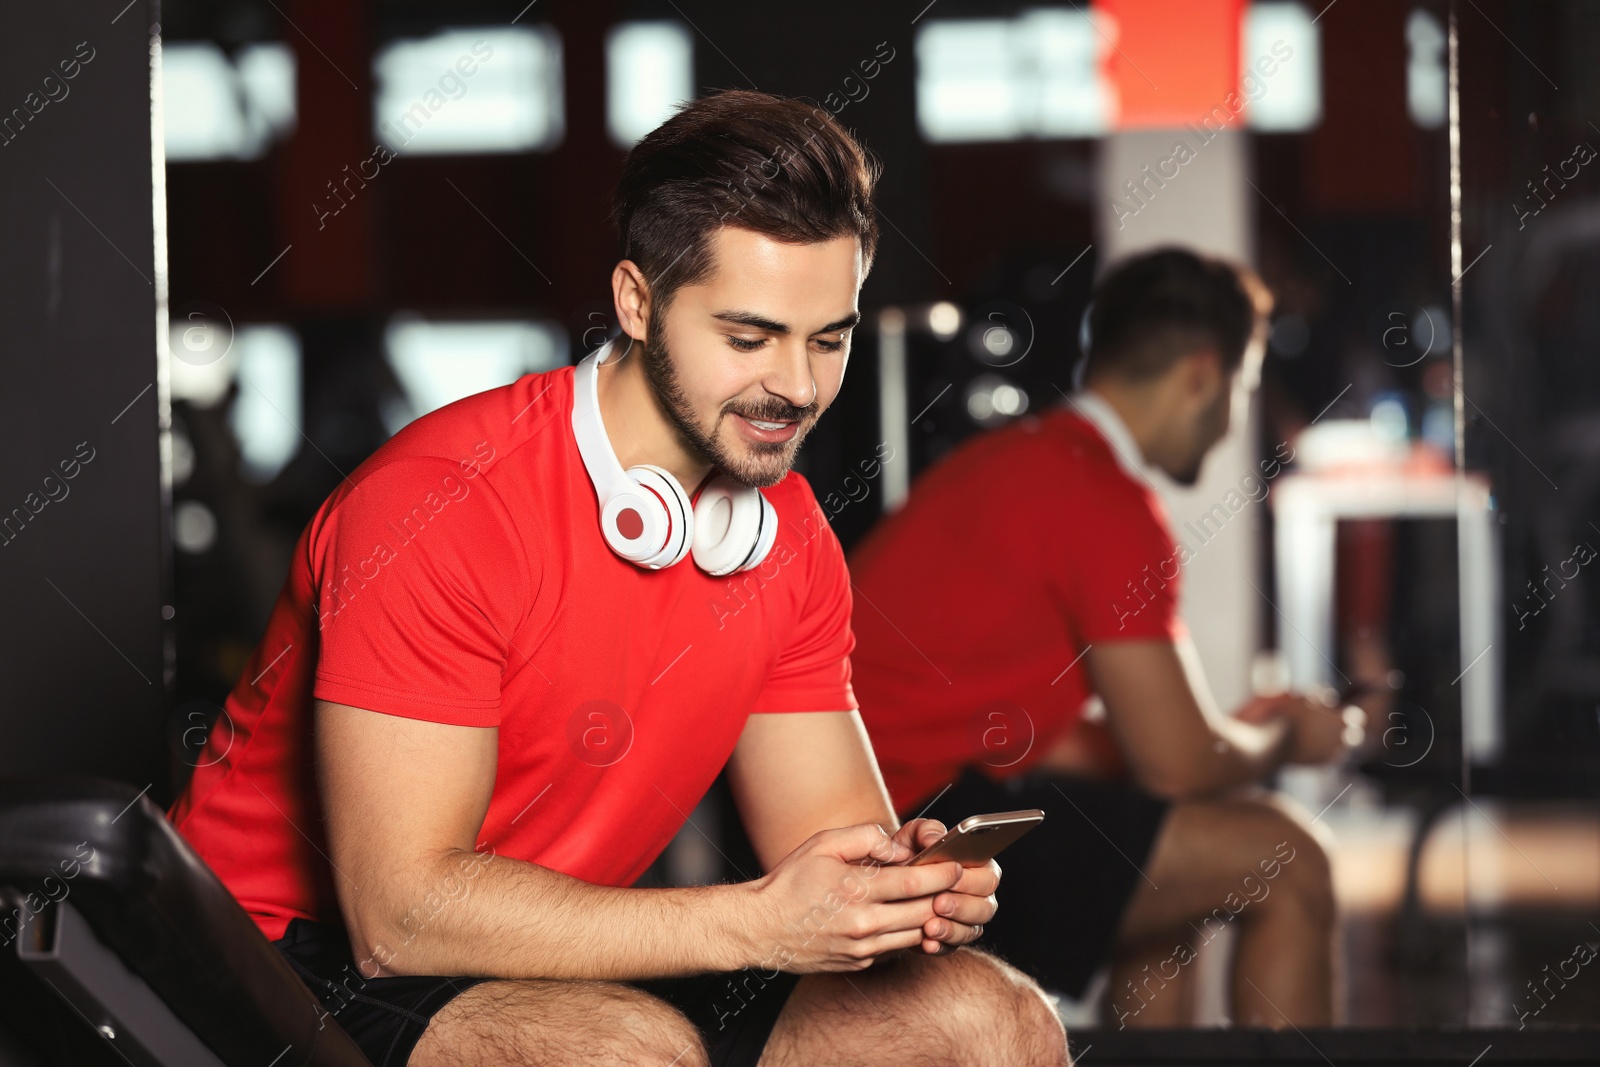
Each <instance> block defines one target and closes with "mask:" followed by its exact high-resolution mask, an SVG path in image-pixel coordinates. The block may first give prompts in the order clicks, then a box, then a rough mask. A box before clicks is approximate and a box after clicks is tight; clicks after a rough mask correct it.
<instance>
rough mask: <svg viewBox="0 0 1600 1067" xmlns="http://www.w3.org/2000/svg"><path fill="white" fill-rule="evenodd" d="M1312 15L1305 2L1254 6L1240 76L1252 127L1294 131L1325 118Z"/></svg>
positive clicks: (1247, 25)
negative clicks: (1247, 101)
mask: <svg viewBox="0 0 1600 1067" xmlns="http://www.w3.org/2000/svg"><path fill="white" fill-rule="evenodd" d="M1311 18H1312V16H1311V12H1310V11H1308V10H1306V8H1304V7H1302V6H1301V5H1300V4H1291V3H1274V4H1252V5H1251V6H1250V12H1249V14H1247V15H1246V16H1245V23H1244V46H1243V48H1244V50H1243V51H1242V52H1241V53H1240V55H1239V64H1240V70H1239V78H1240V81H1241V83H1242V85H1241V88H1242V90H1243V95H1244V97H1245V99H1247V100H1249V101H1250V109H1249V111H1248V112H1247V113H1246V114H1247V119H1248V122H1249V125H1250V128H1251V129H1254V130H1260V131H1261V132H1262V133H1293V132H1298V131H1300V130H1309V129H1311V128H1312V127H1313V126H1315V125H1316V124H1317V123H1318V122H1320V121H1321V120H1322V38H1321V34H1320V32H1319V31H1318V29H1317V25H1316V23H1314V22H1312V21H1311ZM1285 57H1287V58H1285ZM1268 71H1271V73H1268Z"/></svg>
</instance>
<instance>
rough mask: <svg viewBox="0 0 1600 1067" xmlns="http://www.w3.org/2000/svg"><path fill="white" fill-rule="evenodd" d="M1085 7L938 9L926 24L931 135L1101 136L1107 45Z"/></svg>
mask: <svg viewBox="0 0 1600 1067" xmlns="http://www.w3.org/2000/svg"><path fill="white" fill-rule="evenodd" d="M1090 19H1091V16H1090V15H1089V14H1088V13H1087V12H1085V11H1082V10H1071V9H1066V8H1060V9H1057V8H1042V9H1036V10H1033V11H1028V12H1024V13H1023V14H1022V15H1020V16H1018V17H1017V18H1015V19H930V20H928V21H927V22H925V23H923V25H922V26H921V27H920V28H919V29H918V31H917V39H916V59H917V124H918V126H919V127H920V129H921V130H922V135H923V137H925V138H926V139H927V140H929V141H934V142H953V141H1007V140H1018V139H1021V138H1024V137H1093V136H1097V135H1099V134H1102V133H1105V132H1106V131H1107V129H1109V121H1108V115H1109V98H1108V94H1107V92H1106V86H1105V82H1104V80H1103V79H1102V78H1101V75H1100V64H1099V49H1101V48H1103V47H1105V46H1104V43H1103V41H1102V39H1101V37H1100V35H1099V33H1097V32H1096V30H1095V27H1094V24H1093V23H1092V22H1091V21H1090Z"/></svg>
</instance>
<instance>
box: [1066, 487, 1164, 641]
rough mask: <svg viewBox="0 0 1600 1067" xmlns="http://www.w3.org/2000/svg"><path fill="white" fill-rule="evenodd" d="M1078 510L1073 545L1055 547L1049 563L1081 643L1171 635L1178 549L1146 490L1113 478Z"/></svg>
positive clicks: (1161, 509) (1160, 509) (1157, 504)
mask: <svg viewBox="0 0 1600 1067" xmlns="http://www.w3.org/2000/svg"><path fill="white" fill-rule="evenodd" d="M1094 496H1095V497H1096V498H1097V499H1096V503H1095V505H1094V507H1093V509H1092V510H1091V511H1090V512H1089V513H1088V514H1086V515H1080V516H1079V520H1078V521H1079V523H1080V527H1079V528H1080V530H1081V532H1082V540H1081V542H1080V545H1079V547H1078V549H1077V550H1076V551H1074V552H1069V553H1064V554H1063V553H1056V554H1055V555H1056V558H1055V559H1054V561H1053V564H1052V567H1051V568H1050V571H1051V572H1052V573H1053V574H1054V575H1055V582H1056V585H1057V587H1058V589H1060V590H1061V592H1062V595H1063V596H1064V598H1065V600H1066V602H1067V605H1068V611H1069V614H1070V615H1071V616H1072V622H1073V625H1074V627H1075V629H1076V630H1077V633H1078V636H1079V637H1080V638H1081V639H1082V640H1083V641H1084V642H1086V643H1090V644H1092V643H1095V642H1105V641H1135V640H1149V639H1151V638H1167V639H1173V640H1175V639H1177V638H1178V637H1180V636H1181V635H1182V634H1183V632H1184V626H1183V619H1182V617H1181V616H1180V615H1179V613H1178V603H1179V587H1180V585H1181V581H1182V562H1183V561H1182V550H1181V549H1180V548H1179V547H1178V546H1177V545H1176V544H1174V543H1173V540H1172V535H1171V534H1170V533H1169V532H1168V531H1167V518H1166V509H1165V508H1164V507H1163V506H1162V504H1161V501H1160V498H1159V497H1157V496H1156V495H1155V492H1154V491H1153V490H1149V489H1145V488H1143V487H1135V486H1132V485H1125V484H1115V485H1112V486H1106V487H1102V490H1101V491H1099V492H1096V493H1095V494H1094Z"/></svg>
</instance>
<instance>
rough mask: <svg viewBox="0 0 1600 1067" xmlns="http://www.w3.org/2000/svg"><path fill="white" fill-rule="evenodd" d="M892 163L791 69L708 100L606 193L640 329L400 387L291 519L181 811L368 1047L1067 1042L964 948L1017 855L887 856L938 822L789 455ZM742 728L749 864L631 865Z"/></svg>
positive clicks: (977, 1051) (729, 1054) (969, 1049)
mask: <svg viewBox="0 0 1600 1067" xmlns="http://www.w3.org/2000/svg"><path fill="white" fill-rule="evenodd" d="M876 171H877V167H876V164H875V163H874V162H872V161H871V160H870V159H869V157H868V156H867V155H866V154H865V153H864V151H863V150H862V149H861V148H860V146H859V145H857V144H856V143H855V141H853V140H852V139H851V138H850V137H849V136H848V135H847V134H846V133H845V132H844V131H843V130H842V129H840V128H839V127H838V126H837V125H836V124H835V123H834V122H833V121H832V120H831V119H830V118H829V117H828V116H827V115H826V114H825V113H823V112H820V111H814V110H813V109H811V108H810V107H808V106H806V105H804V104H801V103H799V102H797V101H793V100H785V99H780V98H775V97H770V96H766V95H763V94H759V93H750V92H728V93H723V94H720V95H716V96H712V97H709V98H706V99H703V100H700V101H698V102H695V103H692V104H690V105H687V106H686V107H684V108H683V109H681V110H680V112H679V113H678V114H677V115H676V116H674V117H673V118H672V119H670V120H669V121H667V122H666V123H665V124H663V125H662V126H661V127H660V128H659V129H657V130H656V131H654V132H653V133H652V134H650V135H649V136H648V137H646V138H645V139H644V140H643V141H641V142H640V143H639V144H638V145H637V146H636V147H635V148H634V149H633V151H632V152H631V153H630V155H629V157H628V160H627V163H626V165H625V167H624V171H623V174H622V177H621V180H620V182H619V185H618V187H617V190H616V194H615V215H616V222H617V225H618V229H619V232H620V237H621V243H622V253H623V256H624V258H623V259H622V260H621V262H619V263H618V264H617V266H616V269H615V271H614V272H613V274H612V292H613V296H614V298H615V306H616V313H617V318H618V320H619V321H620V324H621V328H622V331H623V333H624V334H625V335H626V336H625V337H622V338H618V339H617V341H615V342H612V343H608V344H607V345H606V346H604V347H603V350H602V351H600V352H598V353H596V354H593V355H591V356H590V357H589V358H587V359H585V360H584V361H583V363H582V364H580V365H579V367H577V368H563V369H561V370H556V371H552V372H549V373H547V374H538V375H529V376H526V377H524V378H522V379H521V380H520V381H518V382H516V383H514V384H512V385H509V386H506V387H504V388H501V389H496V390H492V391H490V392H487V393H482V394H479V395H477V396H473V397H469V398H467V399H466V400H463V401H461V402H459V403H456V404H453V405H450V406H449V407H446V408H444V409H443V410H441V411H438V412H435V413H433V414H431V415H429V416H426V417H424V418H422V419H419V420H417V421H416V422H415V423H413V424H412V425H410V426H408V427H407V428H406V429H405V430H404V431H402V432H401V433H400V434H398V435H396V436H395V438H394V439H393V440H391V441H390V442H388V443H387V444H386V445H384V446H383V447H382V448H381V449H379V450H378V452H377V453H375V454H374V455H373V456H372V457H371V458H370V459H369V460H367V461H366V462H365V463H363V464H362V465H361V467H360V468H359V469H358V470H356V471H355V472H354V473H353V474H352V475H351V476H350V477H349V478H348V479H347V481H346V483H345V484H344V485H343V486H342V487H341V488H340V489H339V490H338V491H337V492H335V493H334V494H333V495H332V496H331V497H330V498H329V499H328V500H327V502H326V503H325V504H324V505H323V506H322V508H321V509H320V510H319V511H318V512H317V514H316V516H315V517H314V518H313V519H312V521H311V523H310V525H309V526H308V527H307V529H306V531H305V533H304V534H303V536H302V537H301V539H300V542H299V546H298V548H297V553H296V559H295V563H294V566H293V570H292V572H291V574H290V576H289V579H288V582H287V583H286V585H285V587H284V590H283V593H282V595H281V597H280V599H279V601H278V604H277V606H276V608H275V610H274V613H273V616H272V619H271V622H270V623H269V627H268V631H267V634H266V637H265V639H264V640H263V641H262V643H261V645H260V647H259V648H258V650H257V652H256V654H255V657H254V660H253V661H252V663H251V664H250V666H249V668H248V669H247V670H246V671H245V674H244V676H243V678H241V680H240V682H239V684H238V686H237V687H236V688H235V690H234V692H233V694H232V695H231V696H230V697H229V700H228V703H227V707H226V711H227V716H228V721H229V723H230V724H231V733H230V736H228V737H227V738H223V737H221V736H219V737H217V738H215V739H214V740H213V741H212V750H211V754H210V755H209V756H208V759H214V761H215V762H212V763H210V765H207V766H204V767H203V768H202V769H201V770H200V772H199V773H198V774H197V775H196V776H195V779H194V781H193V783H192V784H191V785H190V787H189V788H188V790H187V791H186V792H185V794H184V795H183V796H182V797H181V798H180V799H179V800H178V802H177V803H176V804H175V805H174V807H173V809H172V812H171V813H170V816H171V819H172V820H173V822H174V823H175V824H176V825H177V826H178V828H179V829H180V830H181V831H182V832H183V834H184V835H185V836H186V837H187V838H188V839H189V840H190V841H191V842H192V843H193V844H194V846H195V847H196V849H198V851H199V852H200V854H201V856H203V857H204V858H205V860H206V861H207V863H209V864H210V865H211V867H212V868H213V869H214V870H215V871H216V872H217V873H218V874H219V875H220V876H221V877H222V879H223V881H224V882H226V883H227V885H228V886H229V888H230V889H231V890H232V891H233V893H234V894H235V895H236V896H237V897H238V899H239V900H240V902H241V903H242V904H243V905H244V906H245V908H246V910H248V911H249V912H250V913H251V914H252V916H254V917H255V919H256V921H257V923H258V924H259V925H260V927H261V929H262V930H263V931H264V932H265V933H266V935H267V936H268V937H269V938H273V939H275V940H276V942H277V944H278V946H279V947H280V948H281V949H282V951H283V952H284V954H285V955H286V956H287V957H288V958H289V959H290V960H291V962H292V963H293V964H294V966H295V967H296V969H297V970H298V972H299V973H300V974H301V975H302V977H303V978H304V979H305V980H306V982H307V984H308V985H309V986H310V987H311V988H312V989H313V990H314V991H315V992H316V993H317V994H318V996H319V997H320V999H321V1001H322V1004H323V1006H324V1007H325V1009H326V1010H327V1012H328V1013H329V1014H331V1015H332V1016H333V1017H334V1018H336V1019H337V1021H338V1022H339V1024H340V1025H341V1026H343V1027H344V1028H345V1029H346V1030H348V1031H350V1032H351V1033H352V1034H353V1035H354V1036H355V1037H356V1039H357V1041H358V1043H359V1044H361V1045H362V1047H363V1048H364V1049H365V1050H366V1052H367V1055H368V1056H369V1058H371V1059H372V1061H373V1063H375V1064H378V1065H386V1064H403V1063H410V1064H415V1065H432V1064H474V1063H493V1064H508V1063H517V1064H575V1063H606V1064H611V1063H627V1064H660V1065H666V1064H676V1065H687V1064H704V1063H725V1064H735V1063H737V1064H755V1063H756V1062H757V1060H758V1059H759V1060H760V1062H761V1063H762V1064H768V1065H772V1064H801V1063H807V1064H810V1063H854V1062H859V1061H861V1060H863V1059H866V1058H871V1059H873V1060H881V1061H883V1062H891V1063H900V1062H913V1061H915V1062H918V1063H923V1062H928V1063H936V1064H937V1063H950V1064H954V1063H964V1064H970V1063H994V1064H1062V1063H1065V1062H1066V1050H1065V1036H1064V1034H1063V1032H1062V1030H1061V1026H1060V1022H1059V1020H1058V1019H1057V1018H1056V1016H1055V1013H1054V1011H1053V1010H1052V1008H1051V1006H1050V1003H1049V1001H1048V1000H1047V999H1046V998H1045V996H1044V995H1043V993H1042V992H1041V991H1040V990H1039V989H1038V987H1037V986H1035V985H1034V984H1033V983H1032V982H1030V981H1029V980H1027V979H1026V978H1024V977H1023V976H1022V975H1020V974H1019V973H1018V972H1016V971H1015V970H1013V969H1012V968H1010V967H1008V966H1007V965H1005V964H1003V963H1000V962H999V961H997V960H995V959H994V958H992V957H990V956H987V955H985V954H982V953H980V952H978V951H976V950H974V949H970V948H962V947H960V946H964V945H967V944H968V943H970V942H971V941H973V940H974V939H975V938H977V937H978V936H979V935H980V933H981V932H982V929H983V924H985V923H986V922H988V921H989V919H990V918H991V916H993V915H994V913H995V898H994V893H995V889H996V886H997V884H998V881H999V873H1000V872H999V868H998V866H996V865H993V864H991V865H989V866H987V867H974V868H967V869H963V868H961V867H960V866H958V865H956V864H954V863H946V864H930V865H927V866H924V867H909V866H899V864H901V863H902V862H903V861H904V860H905V859H907V858H908V857H909V856H910V855H911V854H912V853H913V852H914V851H915V850H916V848H918V847H921V846H922V845H924V844H926V843H927V842H928V841H929V840H931V839H933V838H935V837H937V835H938V834H939V833H940V832H941V831H942V827H941V826H940V824H938V823H936V822H931V821H929V820H912V821H910V822H907V823H906V824H905V825H903V826H902V825H900V824H899V822H898V821H897V820H896V818H895V815H894V811H893V809H892V808H891V807H890V805H889V801H888V797H887V795H886V793H885V791H884V787H883V784H882V780H881V778H880V777H879V776H878V772H877V769H876V767H875V765H874V763H873V757H872V753H871V749H870V748H869V747H868V743H867V740H866V735H865V732H864V730H863V729H862V727H861V723H860V719H859V716H858V713H857V710H856V707H857V706H856V701H855V698H854V696H853V694H852V692H851V688H850V663H849V659H848V656H849V653H850V650H851V647H852V644H853V638H852V635H851V631H850V625H849V623H850V593H849V581H848V578H847V576H846V572H845V568H844V559H843V553H842V552H841V550H840V547H839V544H838V541H837V540H836V539H835V538H834V536H833V534H832V532H831V531H830V529H829V528H828V524H827V522H826V520H825V519H824V518H823V516H822V514H821V512H820V510H819V509H818V507H817V504H816V501H815V498H814V497H813V495H812V492H811V489H810V487H809V485H808V484H807V483H806V481H805V479H803V478H801V477H800V476H799V475H798V474H794V473H792V472H790V465H791V463H792V462H793V461H794V458H795V452H796V450H797V449H798V448H799V446H800V442H801V441H802V440H803V439H804V438H805V436H806V434H807V433H808V432H809V431H810V429H811V427H812V426H813V425H815V423H816V420H817V418H818V417H819V416H820V415H821V414H822V412H823V411H825V410H826V409H827V407H828V405H829V404H831V403H832V402H833V399H834V397H835V395H836V394H837V392H838V390H839V387H840V384H841V382H842V380H843V378H844V370H845V363H846V359H847V357H848V352H849V341H850V332H851V328H852V327H853V326H854V325H855V324H856V322H857V321H859V318H860V316H859V313H858V310H857V296H858V293H859V290H860V287H861V282H862V279H863V278H864V277H865V275H866V273H867V271H868V269H869V268H870V265H871V262H872V256H873V251H874V248H875V244H876V240H877V227H876V225H875V222H874V217H873V207H872V202H871V195H872V190H873V185H874V182H875V180H876ZM761 489H764V490H765V492H764V493H762V492H761ZM763 497H764V499H763ZM691 509H692V510H691ZM691 516H692V522H693V528H692V529H691V527H690V524H691ZM691 556H692V559H691V558H689V557H691ZM738 567H744V568H746V570H745V571H744V572H743V573H738V574H737V578H734V577H730V576H729V574H728V572H730V571H733V570H734V568H738ZM734 581H737V582H738V587H739V589H740V590H741V591H742V594H743V595H744V597H745V599H743V600H739V601H736V603H739V604H740V605H741V606H740V608H739V610H738V611H737V612H736V613H732V612H730V610H729V609H727V607H726V604H727V602H728V600H729V599H730V585H731V583H732V582H734ZM202 762H206V761H205V760H203V761H202ZM725 764H726V766H727V768H728V772H729V776H730V779H731V781H732V784H733V789H734V793H735V795H736V797H737V800H738V804H739V812H740V815H741V816H742V818H743V820H744V823H745V826H746V828H747V830H748V832H749V836H750V839H751V841H752V843H753V844H754V846H755V851H756V853H757V855H758V857H759V858H760V861H761V864H762V868H763V871H762V872H761V874H760V877H753V878H752V879H751V880H749V881H745V882H741V883H737V884H729V885H715V886H707V887H698V888H684V889H649V888H631V886H632V883H633V882H634V881H635V880H636V879H637V878H638V877H639V876H640V874H641V873H642V872H644V870H645V869H646V868H647V867H648V866H649V864H650V863H651V861H652V860H653V859H654V858H655V857H656V856H657V855H658V854H659V853H660V852H661V850H662V849H663V848H664V847H665V846H666V844H667V843H668V841H669V840H670V839H671V838H672V836H673V835H674V833H675V832H677V831H678V830H679V828H680V827H682V826H683V824H684V822H685V820H686V818H687V815H686V813H687V812H690V811H692V810H693V809H694V806H695V804H696V802H697V801H698V800H699V799H700V797H701V795H702V794H703V793H704V792H705V791H706V789H707V787H708V786H709V785H710V783H711V782H712V780H713V779H714V778H715V777H716V775H717V773H718V772H719V771H720V770H722V768H723V766H724V765H725ZM938 956H946V957H947V958H936V957H938ZM763 1050H764V1051H763Z"/></svg>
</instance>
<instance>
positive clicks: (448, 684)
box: [310, 458, 530, 726]
mask: <svg viewBox="0 0 1600 1067" xmlns="http://www.w3.org/2000/svg"><path fill="white" fill-rule="evenodd" d="M310 551H311V553H312V559H311V570H312V574H313V576H314V581H315V584H316V596H317V613H318V640H319V645H320V647H319V651H318V655H317V670H316V680H315V683H314V685H313V690H312V691H313V694H314V695H315V696H316V697H317V698H319V699H322V700H329V701H333V702H334V703H338V704H348V705H351V706H352V707H359V708H366V709H368V710H370V711H379V712H386V713H389V714H392V715H403V716H406V717H408V718H414V719H427V720H429V721H432V722H440V723H447V724H452V725H459V726H496V725H498V724H499V722H500V684H501V676H502V674H503V672H504V670H505V667H506V664H507V656H508V654H512V655H514V654H515V653H514V652H512V651H511V646H510V636H511V634H512V633H514V632H515V628H516V620H517V619H518V618H520V616H521V613H522V607H523V604H524V600H525V598H526V595H527V591H528V589H529V588H530V580H529V570H528V565H527V560H526V559H525V557H524V555H523V551H522V545H521V541H520V540H519V539H518V537H517V534H516V530H515V526H514V525H513V524H512V522H511V520H510V516H509V514H508V513H507V511H506V508H505V505H504V504H503V503H502V502H501V500H500V498H499V497H498V495H497V494H496V493H495V491H494V490H493V488H491V487H490V486H489V484H488V483H487V481H486V480H485V478H484V477H483V475H481V474H480V473H478V472H477V471H476V469H472V470H470V471H464V470H463V469H462V468H461V467H459V466H458V465H457V464H456V463H454V462H451V461H450V460H447V459H442V458H437V459H436V458H408V459H402V460H397V461H395V462H393V463H390V464H388V465H386V466H384V467H382V468H380V469H379V470H377V471H374V472H372V473H371V474H369V475H367V476H366V477H365V478H364V479H363V480H362V481H361V482H360V483H359V484H358V485H357V486H356V487H355V488H354V489H353V490H351V492H350V494H349V495H348V496H346V497H345V498H344V499H343V500H342V501H340V502H339V504H338V505H337V506H336V507H335V508H333V509H332V511H331V512H330V513H329V515H328V516H327V518H326V520H325V521H324V523H323V524H322V527H321V528H320V529H319V530H317V531H316V534H315V536H314V537H313V538H312V541H311V545H310Z"/></svg>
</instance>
